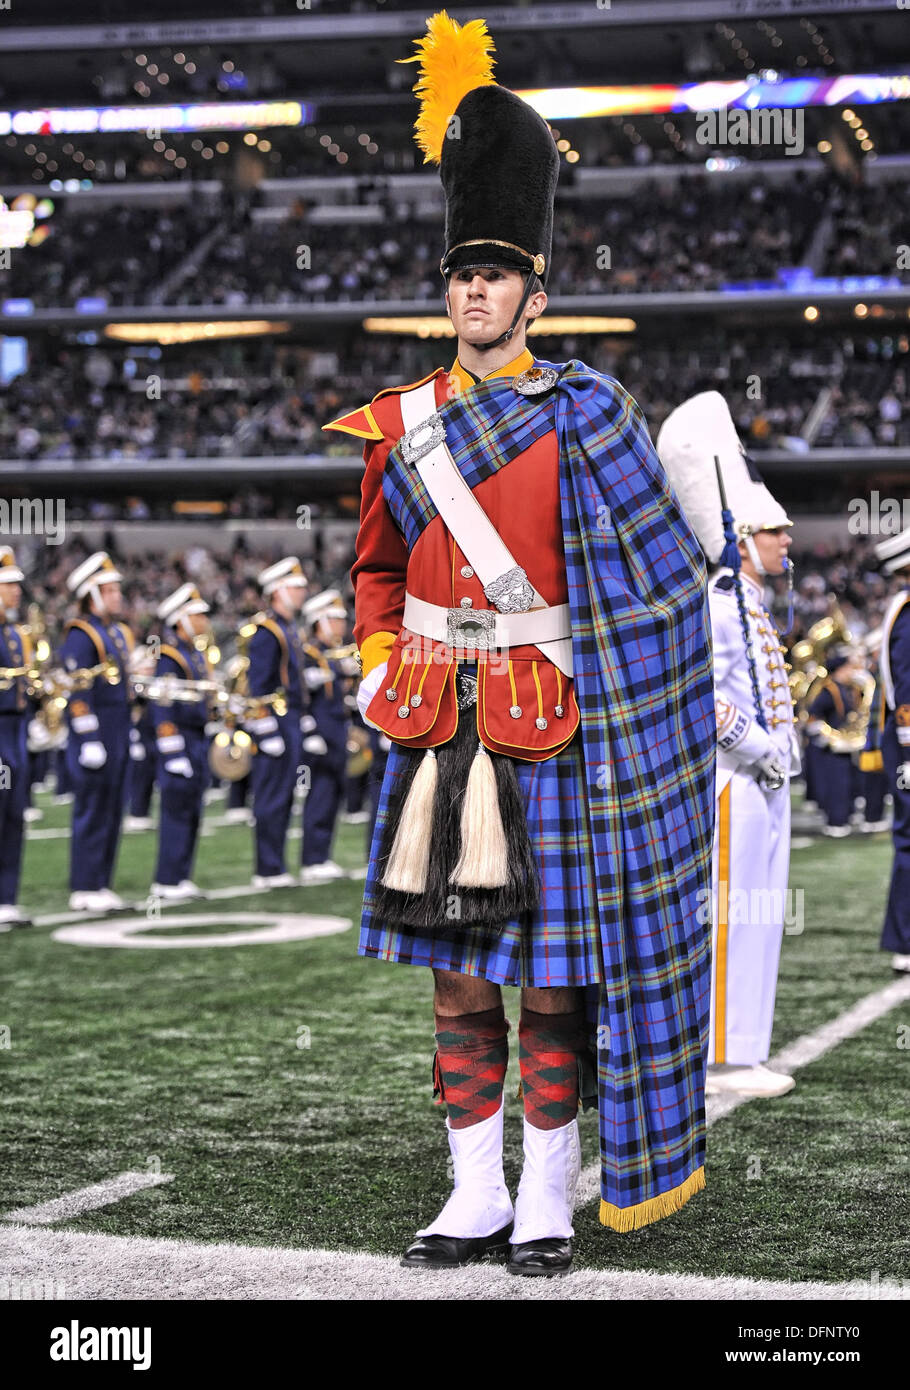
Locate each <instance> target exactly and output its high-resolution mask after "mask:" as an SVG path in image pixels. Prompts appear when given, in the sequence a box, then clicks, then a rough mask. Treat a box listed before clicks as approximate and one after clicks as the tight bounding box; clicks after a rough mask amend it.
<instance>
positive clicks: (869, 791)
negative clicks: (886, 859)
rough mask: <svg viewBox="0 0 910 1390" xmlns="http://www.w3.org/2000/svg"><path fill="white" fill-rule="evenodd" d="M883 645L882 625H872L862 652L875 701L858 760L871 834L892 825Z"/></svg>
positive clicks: (867, 829)
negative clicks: (884, 751) (885, 763)
mask: <svg viewBox="0 0 910 1390" xmlns="http://www.w3.org/2000/svg"><path fill="white" fill-rule="evenodd" d="M881 645H882V629H881V627H876V628H873V630H872V631H871V632H867V633H866V635H865V637H864V638H863V642H862V651H863V656H864V658H865V661H866V664H867V669H868V670H869V671H870V673H871V675H872V677H873V679H874V681H875V689H874V693H873V696H872V704H871V707H870V709H869V724H868V727H867V731H866V747H865V748H864V750H863V751H862V752H861V753H860V755H859V759H858V762H857V766H858V769H859V794H860V796H861V797H862V798H863V800H864V802H865V806H864V808H863V822H862V825H861V827H860V828H861V830H862V831H863V833H864V834H868V835H875V834H878V833H879V832H880V831H883V830H888V829H890V821H889V820H888V817H887V815H886V813H885V797H886V796H887V794H888V779H887V777H886V776H885V769H884V768H883V767H882V755H881V736H882V733H883V732H884V728H885V714H886V712H887V706H886V704H885V696H884V690H883V688H882V675H881V671H880V669H879V664H878V663H879V656H880V653H881Z"/></svg>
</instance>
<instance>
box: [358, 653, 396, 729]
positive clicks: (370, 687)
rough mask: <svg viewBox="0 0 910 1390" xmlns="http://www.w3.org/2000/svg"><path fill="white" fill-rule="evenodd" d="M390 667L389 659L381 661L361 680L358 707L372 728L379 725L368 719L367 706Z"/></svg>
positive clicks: (366, 722)
mask: <svg viewBox="0 0 910 1390" xmlns="http://www.w3.org/2000/svg"><path fill="white" fill-rule="evenodd" d="M388 669H389V663H388V662H387V661H383V662H380V664H379V665H378V666H374V667H373V669H372V671H371V672H370V674H369V675H368V676H364V678H363V680H362V681H361V682H360V689H359V690H358V692H357V708H358V709H359V710H360V713H361V715H362V717H363V722H364V723H365V724H369V726H370V728H371V729H378V728H379V725H378V724H374V723H373V721H372V719H367V706H368V705H369V703H370V701H371V700H372V698H373V696H374V695H375V694H376V691H377V690H378V689H379V687H380V686H381V685H382V682H383V681H384V680H385V674H386V671H387V670H388Z"/></svg>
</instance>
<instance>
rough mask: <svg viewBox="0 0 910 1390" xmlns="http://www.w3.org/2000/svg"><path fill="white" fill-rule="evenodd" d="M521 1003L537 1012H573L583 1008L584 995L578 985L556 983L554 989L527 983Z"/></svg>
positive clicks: (525, 1007) (523, 1006) (522, 992)
mask: <svg viewBox="0 0 910 1390" xmlns="http://www.w3.org/2000/svg"><path fill="white" fill-rule="evenodd" d="M521 1004H522V1008H524V1009H532V1010H533V1012H534V1013H536V1014H571V1013H574V1012H575V1011H576V1010H577V1009H580V1008H582V1006H583V996H582V992H581V990H580V989H579V988H578V986H577V985H556V986H554V987H553V988H552V989H538V988H536V987H535V986H532V985H525V987H524V988H523V989H522V991H521Z"/></svg>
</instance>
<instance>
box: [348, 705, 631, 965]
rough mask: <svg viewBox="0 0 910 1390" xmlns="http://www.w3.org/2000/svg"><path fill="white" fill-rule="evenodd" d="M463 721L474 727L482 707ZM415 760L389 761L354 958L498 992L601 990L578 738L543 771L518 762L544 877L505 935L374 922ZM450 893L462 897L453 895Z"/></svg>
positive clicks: (540, 765)
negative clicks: (429, 970)
mask: <svg viewBox="0 0 910 1390" xmlns="http://www.w3.org/2000/svg"><path fill="white" fill-rule="evenodd" d="M464 714H467V715H468V716H469V717H471V718H476V707H475V706H472V708H471V709H470V710H466V711H465V712H464ZM462 717H464V715H462ZM411 756H412V752H411V750H408V749H403V748H402V747H400V746H399V745H398V744H396V743H393V744H392V747H391V749H390V751H389V756H388V761H387V763H386V769H385V776H384V777H383V780H382V788H381V790H380V794H379V806H378V809H377V813H376V826H375V829H374V832H373V838H372V842H371V845H370V863H369V868H368V871H367V877H366V882H365V887H364V896H363V916H362V918H361V925H360V942H359V945H358V948H357V949H358V954H359V955H362V956H372V957H374V958H375V959H377V960H386V961H398V962H399V963H400V964H404V965H428V966H435V967H436V968H437V969H439V970H452V971H455V972H457V973H458V974H461V975H476V976H480V977H482V978H483V979H486V980H491V981H493V982H494V983H496V984H501V985H533V986H536V987H538V988H548V987H553V986H557V985H586V984H594V983H598V982H600V981H602V980H603V979H604V970H603V962H602V956H601V943H600V926H599V915H598V905H597V897H596V892H595V878H594V862H593V858H592V853H591V836H590V833H589V829H588V821H587V805H588V803H587V797H586V794H585V771H584V762H583V757H582V742H581V738H580V737H579V735H578V732H577V731H576V735H575V737H574V738H573V739H572V741H571V742H570V743H569V744H568V745H567V746H566V747H565V748H564V749H563V750H562V752H560V753H556V754H554V755H553V757H551V758H546V759H544V760H543V761H542V762H525V761H523V760H521V759H512V761H513V763H514V765H515V771H516V775H517V777H518V783H519V786H520V788H521V793H522V796H523V798H524V803H525V813H526V816H527V821H528V831H529V834H530V838H531V845H532V847H533V850H534V855H535V858H536V860H537V863H538V866H539V868H540V900H539V903H538V906H537V907H536V908H535V910H534V911H533V912H527V913H524V914H523V915H522V916H521V917H519V918H515V919H513V920H511V921H508V922H504V923H503V924H502V927H501V929H497V928H491V927H480V926H476V925H475V926H474V927H472V926H471V924H470V923H469V922H452V923H450V924H447V925H446V927H445V928H443V929H439V930H435V929H434V930H433V931H432V932H430V931H418V930H417V929H416V928H414V927H409V926H403V925H401V924H400V923H386V922H383V921H380V920H376V919H375V918H374V915H373V909H374V907H375V903H376V898H375V892H376V887H377V881H378V880H377V874H376V866H377V862H378V857H379V850H380V846H381V844H382V835H383V830H384V828H385V825H386V822H387V820H388V816H389V806H390V803H391V802H392V800H393V796H394V793H395V789H396V784H397V782H398V779H400V778H401V777H402V776H403V774H404V771H405V770H406V768H407V766H408V763H409V760H410V757H411ZM496 756H503V755H496ZM452 892H453V894H456V892H457V890H456V889H455V888H454V887H453V889H452Z"/></svg>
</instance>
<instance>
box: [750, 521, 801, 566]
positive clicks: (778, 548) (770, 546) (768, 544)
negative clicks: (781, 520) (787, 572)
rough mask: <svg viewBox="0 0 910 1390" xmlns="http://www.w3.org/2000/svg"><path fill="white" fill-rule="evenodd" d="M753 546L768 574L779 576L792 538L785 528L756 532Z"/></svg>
mask: <svg viewBox="0 0 910 1390" xmlns="http://www.w3.org/2000/svg"><path fill="white" fill-rule="evenodd" d="M755 544H756V546H757V548H758V553H759V555H760V556H761V562H762V564H763V565H764V567H765V569H766V570H767V571H768V573H769V574H781V573H782V572H783V567H784V566H783V561H784V559H785V558H786V555H787V551H788V550H789V549H790V546H791V545H792V544H793V537H792V536H791V534H790V532H789V531H788V530H787V528H786V526H779V527H777V529H776V530H774V531H756V533H755Z"/></svg>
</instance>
